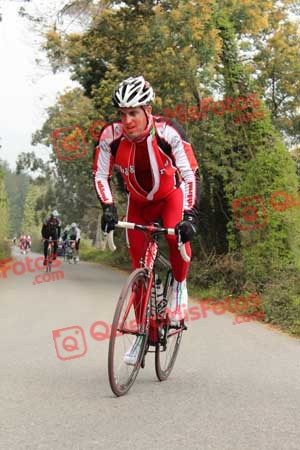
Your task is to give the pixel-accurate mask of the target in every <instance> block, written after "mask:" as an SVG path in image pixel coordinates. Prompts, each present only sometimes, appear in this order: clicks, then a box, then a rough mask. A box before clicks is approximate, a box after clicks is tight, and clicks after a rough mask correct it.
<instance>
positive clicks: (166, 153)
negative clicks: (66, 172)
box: [94, 76, 200, 355]
mask: <svg viewBox="0 0 300 450" xmlns="http://www.w3.org/2000/svg"><path fill="white" fill-rule="evenodd" d="M154 96H155V95H154V92H153V89H152V87H151V85H150V84H149V82H147V81H146V80H145V79H144V78H143V77H142V76H138V77H135V78H134V77H130V78H127V79H126V80H124V81H122V82H121V83H120V84H119V85H118V86H117V88H116V89H115V91H114V93H113V97H112V98H113V103H114V106H115V107H116V108H118V112H119V115H120V120H119V121H115V122H112V123H111V124H109V125H106V126H105V127H104V128H103V129H102V130H101V133H100V138H99V144H98V146H97V148H96V153H95V160H94V185H95V189H96V193H97V196H98V198H99V200H100V202H101V205H102V208H103V216H102V221H101V227H102V230H103V231H104V232H107V233H108V232H110V231H111V230H113V229H114V227H115V224H116V223H117V222H118V213H117V208H116V206H115V203H114V198H113V196H112V192H111V189H110V179H111V176H112V169H113V166H115V168H116V169H117V170H118V171H119V172H120V173H121V175H122V177H123V179H124V181H125V184H126V189H127V191H128V206H127V218H126V220H127V221H129V222H135V223H139V224H144V225H148V224H150V223H152V222H155V221H157V220H158V219H162V222H163V226H164V227H166V228H175V229H176V233H177V234H178V232H180V236H181V239H182V242H184V243H186V252H187V254H188V255H189V256H191V247H190V243H189V241H191V240H192V238H193V237H194V236H195V234H196V230H197V225H198V216H199V206H198V203H199V197H200V196H199V186H200V178H199V174H198V164H197V161H196V158H195V156H194V152H193V149H192V146H191V144H190V143H189V142H188V141H187V138H186V136H185V133H184V131H183V129H182V128H181V127H180V126H179V125H178V124H177V123H176V122H175V121H173V120H172V119H168V118H166V117H162V116H153V115H152V113H151V112H152V106H151V102H152V101H153V100H154ZM146 239H147V238H146V236H145V235H144V234H143V233H139V232H137V231H134V230H128V231H127V244H128V247H129V253H130V256H131V260H132V266H133V268H134V269H135V268H137V267H139V261H140V258H141V256H142V254H143V249H144V248H145V245H146ZM166 239H167V241H168V244H169V251H170V262H171V265H172V270H173V273H174V278H175V280H174V283H173V289H172V295H171V300H170V303H169V310H170V312H171V315H172V317H173V319H174V320H175V321H178V320H181V319H182V318H183V317H184V313H185V311H186V310H187V306H188V293H187V287H186V277H187V274H188V270H189V263H188V262H185V261H183V259H182V257H181V255H180V252H179V250H178V244H177V237H176V236H166ZM138 350H139V342H138V338H137V340H136V341H134V342H133V344H132V346H131V348H130V349H129V351H128V352H127V353H128V354H129V355H130V353H132V352H133V353H134V354H137V353H138ZM127 353H126V355H127Z"/></svg>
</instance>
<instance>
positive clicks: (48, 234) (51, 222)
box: [42, 209, 80, 266]
mask: <svg viewBox="0 0 300 450" xmlns="http://www.w3.org/2000/svg"><path fill="white" fill-rule="evenodd" d="M58 217H59V213H58V212H57V210H56V209H54V210H53V211H52V212H51V214H50V216H49V217H47V218H46V219H45V220H44V222H43V226H42V237H43V240H44V266H46V265H47V262H48V261H47V250H48V243H49V239H50V238H51V239H52V241H53V250H54V255H53V259H56V257H57V250H58V245H59V243H61V244H62V251H63V254H64V253H65V252H66V249H67V247H69V246H70V247H71V248H73V247H74V248H73V251H74V252H75V257H76V261H77V262H78V261H79V246H80V229H79V228H78V226H77V224H76V223H75V222H73V223H72V224H71V225H70V226H66V227H65V229H64V230H63V232H62V233H61V223H60V220H59V218H58Z"/></svg>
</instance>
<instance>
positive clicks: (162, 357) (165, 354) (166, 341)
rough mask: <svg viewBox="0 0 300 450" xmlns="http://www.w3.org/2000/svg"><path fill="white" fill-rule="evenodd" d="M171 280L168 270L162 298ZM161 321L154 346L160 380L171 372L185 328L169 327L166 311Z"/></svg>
mask: <svg viewBox="0 0 300 450" xmlns="http://www.w3.org/2000/svg"><path fill="white" fill-rule="evenodd" d="M173 281H174V277H173V274H172V271H171V270H169V272H168V274H167V277H166V282H165V286H164V298H166V299H168V298H169V296H170V295H171V291H172V285H173ZM163 323H164V325H163V327H162V328H161V329H160V330H159V331H160V342H159V343H158V344H157V345H156V347H155V372H156V376H157V378H158V379H159V380H160V381H164V380H166V379H167V378H168V376H169V375H170V373H171V372H172V369H173V367H174V364H175V361H176V358H177V355H178V351H179V347H180V343H181V338H182V333H183V330H184V329H185V328H184V325H182V326H181V327H180V328H178V329H176V328H174V327H173V328H170V326H169V325H168V320H167V317H166V312H165V314H164V320H163Z"/></svg>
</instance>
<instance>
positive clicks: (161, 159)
mask: <svg viewBox="0 0 300 450" xmlns="http://www.w3.org/2000/svg"><path fill="white" fill-rule="evenodd" d="M153 123H154V126H153V127H152V129H151V131H150V133H149V134H148V136H146V137H145V140H144V141H142V142H132V141H130V140H129V139H128V138H127V137H126V136H125V135H124V133H123V126H122V123H121V122H113V123H112V124H110V125H107V126H105V127H104V128H103V129H102V131H101V134H100V139H99V144H98V146H97V148H96V153H95V159H94V183H95V189H96V192H97V195H98V198H99V200H100V201H101V203H102V204H104V205H109V204H112V203H114V199H113V196H112V192H111V189H110V185H109V182H110V178H111V176H112V171H113V168H114V167H115V168H116V169H117V170H118V171H119V172H120V174H121V175H122V177H123V179H124V181H125V184H126V188H127V190H128V192H129V193H130V196H131V197H132V198H134V199H136V200H137V201H139V200H140V201H142V202H147V201H149V202H151V201H156V200H162V199H164V198H166V197H167V196H168V195H169V194H170V193H171V192H172V191H174V190H175V189H177V188H178V187H179V186H180V184H181V183H183V187H184V193H185V198H184V211H186V212H187V211H191V210H193V209H194V208H195V207H196V203H197V200H198V197H199V192H198V187H199V183H198V180H199V178H198V177H197V175H196V171H197V168H198V164H197V161H196V158H195V156H194V152H193V149H192V146H191V144H190V143H189V142H188V141H187V140H186V138H185V136H184V132H183V130H182V129H181V127H179V126H178V125H177V124H176V123H175V122H174V121H172V120H170V119H168V118H165V117H161V116H153ZM145 151H146V153H145ZM141 154H143V155H145V156H146V157H145V158H144V159H142V162H141V158H140V157H139V155H141ZM143 161H144V163H143ZM141 164H144V167H141ZM143 169H145V170H146V171H148V173H149V175H148V176H149V177H150V188H148V190H146V189H145V186H142V183H141V180H142V178H141V175H142V176H143V173H142V171H143ZM139 172H141V173H139ZM146 173H147V172H144V175H145V174H146ZM150 174H151V175H150ZM138 179H139V181H140V182H139V181H138ZM147 184H148V185H149V183H147Z"/></svg>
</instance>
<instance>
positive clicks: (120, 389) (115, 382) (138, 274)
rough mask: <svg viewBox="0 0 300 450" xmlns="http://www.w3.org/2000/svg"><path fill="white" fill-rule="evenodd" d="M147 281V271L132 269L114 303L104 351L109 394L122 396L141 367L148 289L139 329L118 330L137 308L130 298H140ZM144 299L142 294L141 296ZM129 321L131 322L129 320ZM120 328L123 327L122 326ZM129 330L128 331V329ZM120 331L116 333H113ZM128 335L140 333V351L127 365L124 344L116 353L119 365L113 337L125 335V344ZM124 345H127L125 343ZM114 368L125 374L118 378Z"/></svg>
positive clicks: (148, 308) (115, 341)
mask: <svg viewBox="0 0 300 450" xmlns="http://www.w3.org/2000/svg"><path fill="white" fill-rule="evenodd" d="M148 283H149V279H148V272H147V270H145V269H136V270H135V271H134V272H132V274H131V275H130V276H129V278H128V280H127V282H126V284H125V285H124V287H123V289H122V291H121V294H120V297H119V301H118V304H117V306H116V310H115V314H114V319H113V323H112V327H111V334H110V339H109V350H108V376H109V383H110V387H111V389H112V391H113V393H114V394H115V395H116V396H117V397H120V396H122V395H125V394H126V393H127V392H128V391H129V389H130V388H131V387H132V385H133V383H134V382H135V379H136V377H137V375H138V372H139V370H140V368H141V364H142V361H143V358H144V354H145V351H146V347H147V342H148V335H149V320H150V291H149V295H148V298H147V299H144V302H147V306H146V310H145V311H146V314H145V316H144V317H143V318H142V321H141V325H140V327H141V329H139V330H138V325H136V326H137V328H136V330H135V331H134V332H131V333H130V332H128V333H126V332H125V333H122V332H121V331H120V330H119V327H120V324H122V326H123V324H124V326H125V328H126V327H127V326H128V325H126V320H128V323H129V318H130V316H129V315H130V313H132V317H135V316H136V309H137V307H136V306H135V305H134V298H136V296H139V297H143V293H146V292H147V288H148ZM139 289H141V291H139ZM143 298H144V297H143ZM139 302H140V303H139V304H138V306H140V305H141V303H142V302H141V301H140V300H139ZM124 306H125V307H126V306H127V308H125V312H126V316H125V313H124V312H123V310H124ZM130 324H131V322H130ZM123 330H124V328H123ZM129 331H130V330H129ZM118 332H119V333H121V336H120V334H119V335H117V333H118ZM132 334H135V335H136V336H142V342H141V346H140V352H139V355H138V358H137V361H136V363H135V365H128V364H126V363H125V362H124V359H123V358H124V353H125V352H123V353H122V351H123V350H124V349H125V347H124V348H123V349H122V350H121V352H120V355H121V358H122V359H123V366H121V364H120V359H118V356H117V344H118V342H120V341H118V342H117V339H119V340H120V338H121V337H126V339H127V341H126V339H124V340H125V342H127V343H128V341H129V337H128V336H131V339H132ZM126 348H127V346H126ZM122 367H123V368H124V370H123V369H122ZM117 370H119V371H120V372H121V371H122V370H123V371H124V372H127V374H126V373H125V375H124V378H125V379H124V381H123V380H122V381H121V374H119V373H117Z"/></svg>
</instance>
